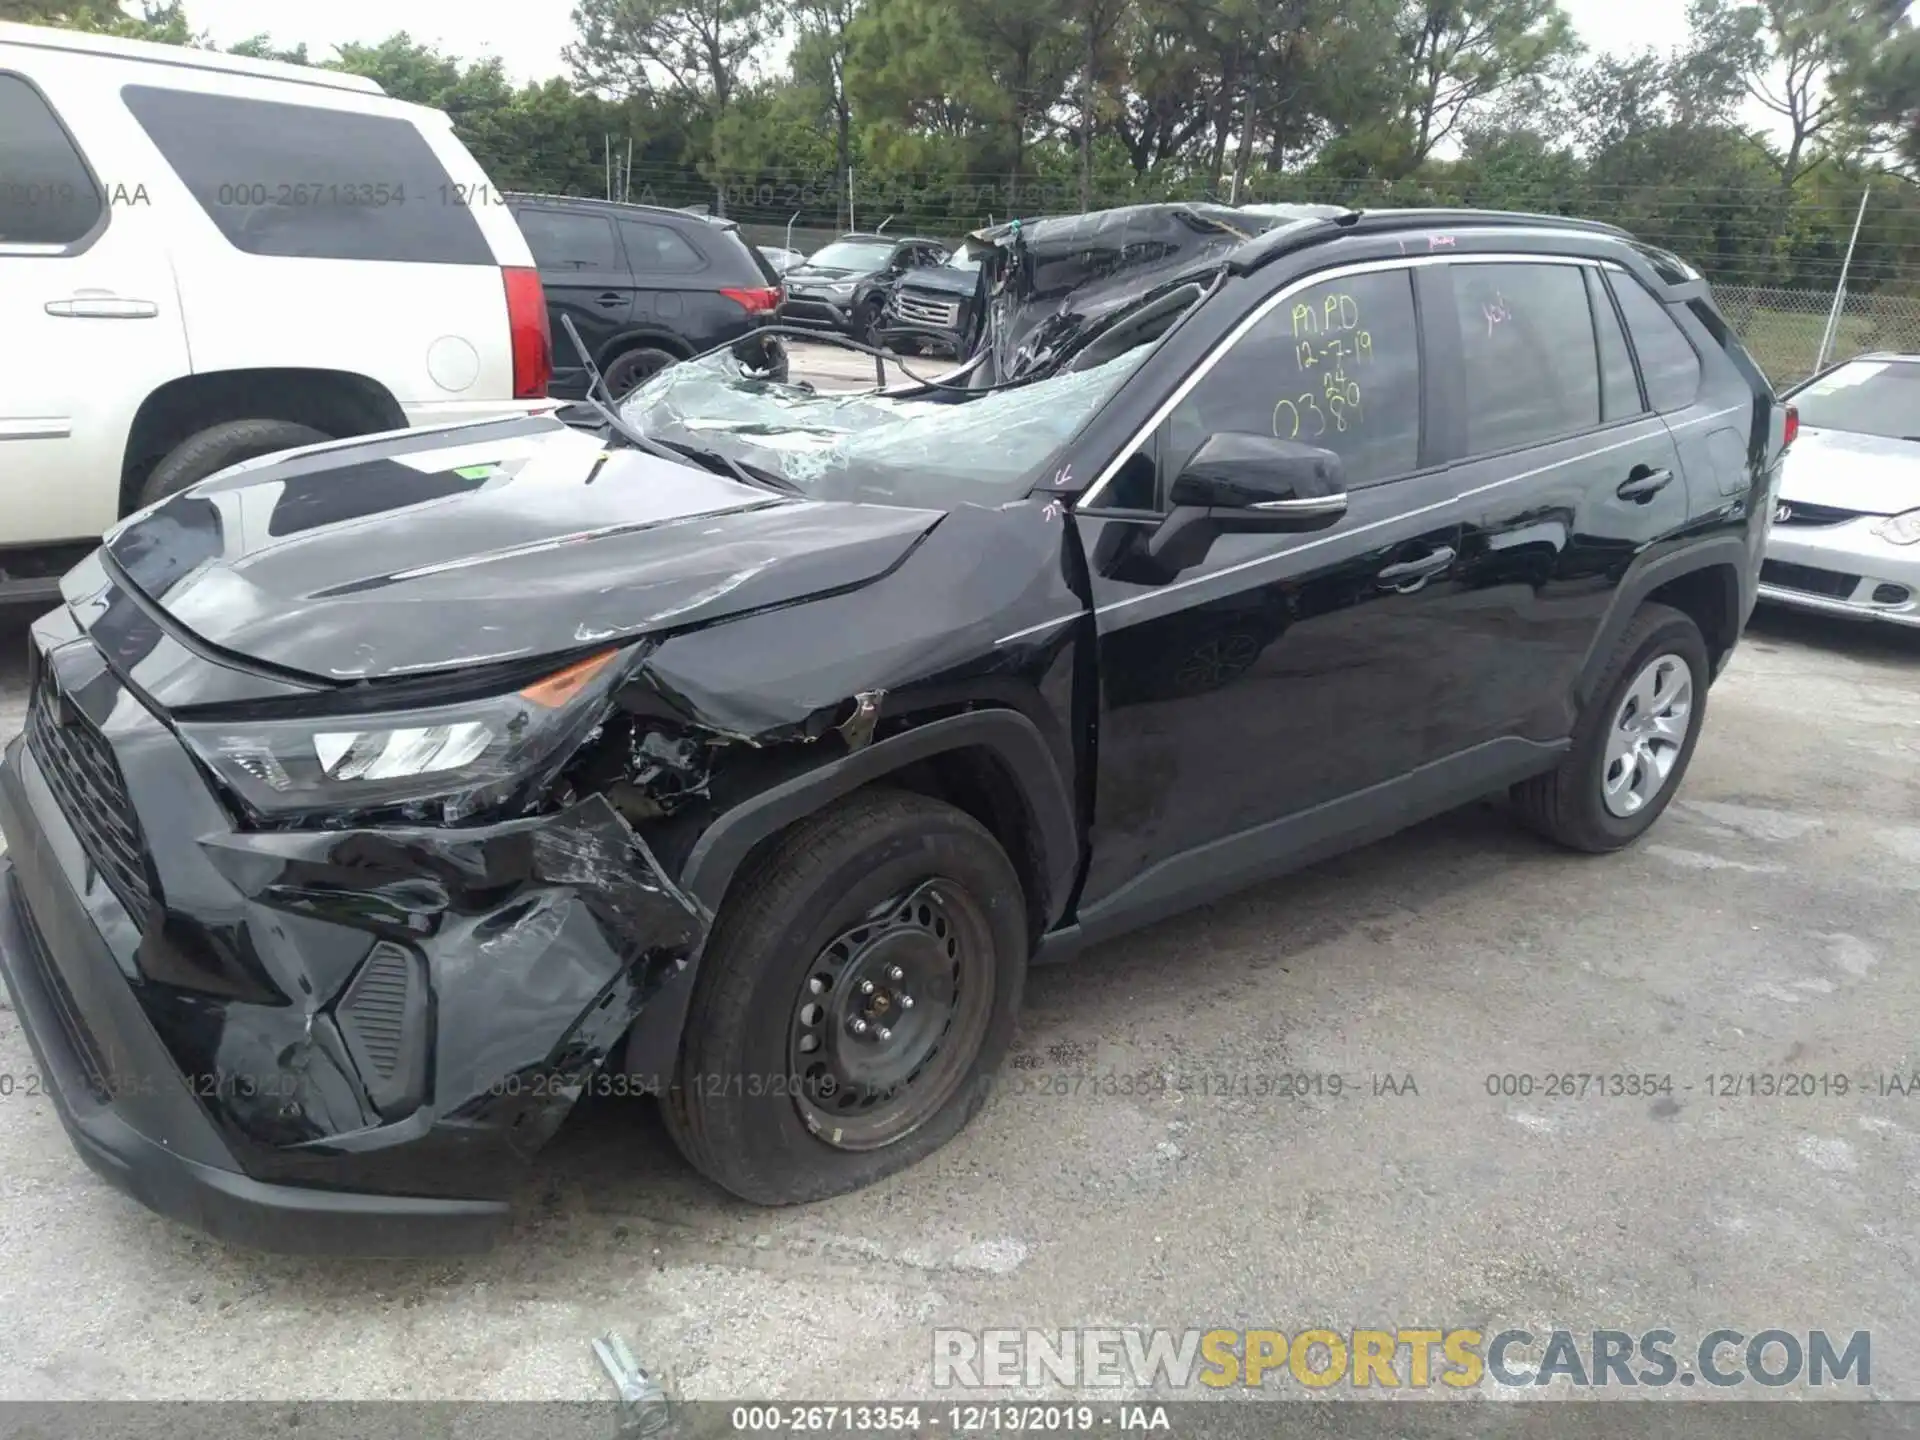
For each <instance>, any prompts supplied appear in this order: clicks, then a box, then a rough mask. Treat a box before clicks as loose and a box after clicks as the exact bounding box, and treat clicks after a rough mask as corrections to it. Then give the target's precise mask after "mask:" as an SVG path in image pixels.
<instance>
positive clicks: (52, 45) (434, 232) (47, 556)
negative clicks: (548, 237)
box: [0, 24, 554, 600]
mask: <svg viewBox="0 0 1920 1440" xmlns="http://www.w3.org/2000/svg"><path fill="white" fill-rule="evenodd" d="M0 337H4V343H3V344H0V547H3V548H0V600H10V599H13V600H23V599H33V598H39V597H40V596H41V595H43V594H44V595H49V596H50V595H53V594H55V593H57V591H56V588H55V580H56V578H57V576H58V574H59V573H60V572H61V571H62V570H64V569H65V568H66V564H67V562H68V561H70V560H71V559H72V558H75V556H74V553H73V551H72V549H71V544H70V542H85V543H87V544H91V543H92V542H93V541H95V540H97V538H98V536H99V535H100V533H101V532H102V531H103V530H105V529H107V528H108V527H110V526H111V525H113V523H114V522H115V521H116V520H118V519H119V518H120V517H121V516H123V515H126V514H128V513H129V512H131V511H133V510H135V509H138V508H141V507H142V506H144V505H147V504H148V503H150V502H152V501H154V500H156V499H159V498H160V497H161V496H163V495H167V494H171V493H172V492H173V491H176V490H179V489H181V488H182V487H184V486H186V485H190V484H192V483H193V482H194V481H196V480H200V479H203V478H205V477H206V476H208V475H210V474H212V473H213V472H215V471H216V470H220V469H223V468H224V467H226V466H228V465H231V464H233V463H235V462H237V461H241V460H246V459H250V458H252V457H255V456H258V455H263V454H268V453H272V452H274V451H279V450H286V449H291V448H293V447H296V446H301V445H310V444H316V443H319V442H321V441H325V440H329V439H334V438H338V437H344V436H349V435H363V434H369V433H372V432H376V431H382V430H394V429H401V428H404V427H406V426H409V425H437V424H451V423H461V422H465V421H469V420H475V419H483V418H489V417H497V416H502V415H512V414H520V413H525V412H527V411H529V410H533V409H538V408H543V407H545V406H548V405H551V404H552V403H554V402H551V401H548V400H546V399H545V398H544V397H545V396H546V393H547V382H548V379H549V376H550V374H551V371H552V338H551V336H550V334H549V332H548V328H547V307H546V301H545V297H544V296H543V294H542V292H541V288H540V280H539V276H538V274H537V272H536V271H535V270H534V268H533V257H532V255H531V253H530V252H529V251H528V249H527V244H526V241H525V240H524V239H523V238H522V237H521V234H520V231H519V228H518V226H517V225H516V224H515V222H514V219H513V216H512V214H511V213H510V212H509V211H508V210H507V208H506V206H505V205H504V203H502V201H501V197H500V195H499V194H498V192H496V191H495V190H494V189H493V187H492V186H491V185H490V184H489V183H488V180H487V177H486V175H485V174H484V172H482V170H481V168H480V165H479V163H478V162H477V161H476V160H475V159H474V158H473V156H472V155H470V154H469V153H468V152H467V149H466V147H465V146H463V145H462V144H461V143H460V141H459V140H458V139H456V138H455V136H454V133H453V126H452V122H451V121H449V120H448V119H447V117H446V116H445V115H444V114H442V113H440V112H439V111H437V110H430V109H427V108H425V107H423V106H419V105H409V104H403V103H401V102H400V101H397V100H393V99H389V98H388V97H387V96H386V94H385V93H384V92H383V91H382V90H381V89H380V87H379V86H378V85H377V84H375V83H374V82H373V81H371V80H368V79H365V78H362V77H360V76H354V75H342V74H336V73H333V72H331V71H326V70H317V69H306V68H304V67H301V66H297V65H287V64H281V63H278V62H275V61H265V60H249V59H242V58H239V57H237V56H231V55H223V54H218V53H213V52H207V51H198V50H187V49H179V48H175V47H172V46H165V45H149V44H144V43H141V42H137V41H129V40H118V39H111V38H106V37H102V36H95V35H84V34H77V33H73V32H69V31H64V30H50V29H43V28H40V27H37V26H29V25H11V24H0Z"/></svg>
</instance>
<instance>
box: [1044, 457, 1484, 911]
mask: <svg viewBox="0 0 1920 1440" xmlns="http://www.w3.org/2000/svg"><path fill="white" fill-rule="evenodd" d="M1444 483H1445V480H1444V476H1429V477H1426V478H1425V479H1424V480H1418V479H1416V480H1409V481H1405V482H1401V483H1398V484H1394V485H1386V486H1378V487H1374V488H1372V489H1368V490H1361V491H1357V492H1355V493H1354V494H1353V496H1352V497H1351V501H1350V508H1349V511H1348V514H1347V517H1346V518H1345V519H1344V520H1343V521H1341V522H1340V524H1339V526H1337V527H1336V528H1335V529H1333V530H1331V531H1327V532H1322V533H1321V534H1318V535H1312V536H1275V535H1231V536H1227V537H1225V538H1223V539H1222V540H1220V541H1219V542H1217V543H1216V545H1215V547H1214V549H1213V552H1212V553H1211V554H1210V555H1209V556H1208V558H1207V560H1206V562H1205V563H1204V564H1203V565H1202V566H1201V567H1199V568H1198V569H1197V570H1196V571H1194V572H1190V573H1189V574H1187V575H1184V576H1181V577H1179V578H1178V579H1176V580H1174V581H1172V582H1170V583H1167V584H1161V585H1152V584H1144V583H1138V582H1129V581H1127V580H1123V579H1120V578H1118V577H1117V575H1116V574H1115V573H1113V572H1114V571H1115V570H1116V569H1123V568H1124V566H1122V565H1120V564H1117V563H1116V561H1117V560H1118V558H1119V557H1122V556H1124V554H1125V552H1126V550H1127V548H1128V546H1129V543H1130V542H1131V543H1137V541H1131V537H1133V536H1138V535H1140V534H1141V533H1142V532H1144V531H1146V530H1147V529H1148V528H1149V527H1148V526H1146V525H1143V524H1141V523H1140V522H1138V521H1135V520H1126V519H1118V518H1112V517H1101V516H1094V515H1083V516H1081V517H1079V518H1078V521H1077V523H1078V525H1079V527H1080V533H1081V538H1082V541H1083V543H1084V544H1085V545H1086V547H1087V552H1088V554H1089V556H1090V557H1092V564H1093V566H1094V567H1095V573H1094V574H1093V576H1092V587H1093V595H1094V604H1095V619H1096V624H1097V626H1098V629H1099V635H1100V640H1099V668H1100V675H1101V721H1100V764H1099V770H1098V777H1097V790H1096V795H1095V801H1094V824H1093V844H1092V851H1093V856H1092V863H1091V866H1090V869H1089V872H1088V875H1087V881H1086V885H1085V888H1084V890H1083V891H1082V896H1081V899H1082V903H1083V904H1086V905H1094V904H1097V903H1098V902H1099V901H1100V900H1101V899H1102V898H1103V897H1104V896H1106V895H1108V894H1110V893H1111V892H1112V891H1114V890H1115V889H1117V888H1118V887H1119V886H1121V885H1123V884H1125V883H1126V881H1127V880H1128V879H1130V878H1131V877H1132V876H1133V875H1135V874H1137V873H1138V872H1139V871H1141V870H1143V869H1145V868H1147V867H1148V866H1150V865H1154V864H1157V863H1159V862H1161V861H1163V860H1166V859H1169V858H1171V857H1173V856H1175V855H1178V854H1180V853H1181V852H1183V851H1186V850H1189V849H1191V848H1193V847H1195V846H1198V845H1204V844H1206V843H1208V842H1210V841H1213V840H1217V839H1221V838H1222V837H1226V836H1231V835H1235V834H1238V833H1241V832H1243V831H1246V830H1249V829H1252V828H1253V827H1255V826H1258V825H1261V824H1264V823H1266V822H1268V821H1270V820H1272V819H1274V818H1276V817H1279V816H1282V815H1287V814H1291V813H1293V812H1295V811H1297V810H1302V809H1306V808H1308V807H1310V806H1313V805H1317V804H1320V803H1322V802H1324V801H1327V800H1331V799H1336V798H1338V797H1340V796H1342V795H1344V794H1347V793H1349V792H1351V791H1354V790H1358V789H1362V788H1364V787H1366V786H1368V785H1372V784H1375V783H1378V782H1380V781H1382V780H1386V779H1391V778H1394V777H1395V776H1397V775H1400V774H1403V773H1404V772H1405V771H1407V770H1410V769H1413V768H1414V767H1416V766H1418V765H1420V764H1422V763H1424V762H1425V761H1426V760H1427V759H1428V758H1430V757H1431V756H1432V755H1433V753H1434V751H1435V748H1436V746H1441V745H1445V744H1448V743H1450V742H1449V741H1448V740H1447V739H1446V738H1445V737H1447V736H1449V735H1451V734H1453V733H1455V732H1456V731H1457V730H1458V728H1459V727H1458V726H1456V725H1453V724H1451V723H1450V722H1449V721H1448V719H1447V707H1448V704H1449V703H1450V702H1449V694H1450V691H1451V688H1452V682H1453V680H1454V679H1455V678H1456V677H1455V676H1454V674H1453V669H1452V666H1451V663H1450V661H1449V660H1448V658H1447V657H1448V654H1449V652H1450V650H1451V648H1452V641H1451V639H1450V636H1451V632H1452V631H1453V630H1454V629H1455V628H1456V625H1457V622H1456V621H1455V620H1453V619H1452V618H1450V617H1451V612H1452V610H1453V608H1454V607H1455V606H1456V605H1457V604H1458V603H1459V600H1460V597H1461V595H1462V593H1463V591H1462V587H1461V585H1460V583H1459V579H1458V576H1457V573H1456V572H1457V569H1458V559H1457V557H1458V554H1459V552H1460V550H1461V546H1462V543H1463V541H1462V535H1461V527H1460V525H1459V523H1458V521H1457V519H1456V518H1455V517H1454V516H1453V513H1452V509H1451V507H1450V506H1448V505H1446V504H1445V503H1441V504H1438V505H1433V504H1428V505H1425V506H1423V505H1422V504H1421V503H1420V501H1421V499H1422V498H1426V499H1428V500H1429V501H1431V500H1432V499H1433V498H1434V497H1437V496H1439V495H1440V493H1441V487H1443V486H1444ZM1103 570H1104V571H1105V573H1102V571H1103Z"/></svg>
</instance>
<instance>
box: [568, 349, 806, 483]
mask: <svg viewBox="0 0 1920 1440" xmlns="http://www.w3.org/2000/svg"><path fill="white" fill-rule="evenodd" d="M560 324H561V325H562V326H563V327H565V329H566V332H567V338H568V339H569V340H571V341H572V342H573V350H574V353H575V354H576V355H578V356H579V357H580V364H581V365H582V367H584V368H585V370H586V372H587V404H589V405H591V406H592V407H593V409H594V413H595V414H597V415H598V416H599V417H600V418H601V419H602V420H604V421H606V422H607V428H608V429H609V430H611V431H613V433H614V434H616V435H618V436H619V437H620V438H621V439H623V440H625V441H626V442H627V443H628V444H629V445H631V446H633V447H634V448H635V449H636V450H644V451H646V452H647V453H648V454H649V455H657V456H659V457H660V458H661V459H662V460H672V461H675V462H678V461H682V460H694V461H698V462H699V463H700V464H702V465H705V466H706V467H707V468H708V469H709V470H716V471H718V472H719V473H721V474H724V475H727V476H729V477H730V478H732V479H735V480H738V481H739V482H740V483H741V484H743V485H751V486H753V487H754V488H755V489H758V490H773V491H776V492H778V493H780V494H782V495H804V494H805V493H806V492H805V491H804V490H802V489H801V488H800V487H799V486H798V485H795V484H794V483H793V482H792V481H791V480H789V479H787V477H786V476H784V475H775V474H773V473H772V472H771V471H767V470H761V469H759V468H758V467H757V466H756V467H754V468H752V469H749V468H748V467H747V466H745V465H742V464H741V463H740V462H739V461H738V460H735V459H733V458H732V457H731V456H728V455H722V454H721V453H720V452H719V451H718V450H703V449H701V448H700V447H699V446H697V445H674V444H670V443H668V442H667V441H664V440H655V439H654V438H653V437H652V436H650V435H648V434H647V433H646V432H645V431H644V430H642V429H641V428H640V427H639V426H638V425H634V424H630V423H629V422H628V421H627V420H626V419H624V418H623V417H622V416H621V414H620V412H619V410H618V409H616V408H615V402H614V398H613V391H612V390H611V389H609V388H608V386H607V382H606V378H605V377H604V376H603V375H601V373H600V367H599V366H598V365H595V364H594V363H593V357H592V356H591V355H589V354H588V353H587V347H586V344H585V343H584V342H583V341H582V340H581V339H580V332H579V331H578V330H576V329H575V328H574V325H573V317H572V316H571V315H562V316H561V317H560ZM595 390H598V391H599V392H600V393H601V394H602V395H604V396H606V397H607V398H606V399H605V400H604V401H602V400H600V399H598V398H596V397H595V395H594V393H593V392H594V391H595Z"/></svg>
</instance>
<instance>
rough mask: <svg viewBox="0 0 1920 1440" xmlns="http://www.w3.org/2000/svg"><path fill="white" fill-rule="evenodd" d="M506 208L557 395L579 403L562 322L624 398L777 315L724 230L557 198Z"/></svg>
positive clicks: (742, 250) (738, 241)
mask: <svg viewBox="0 0 1920 1440" xmlns="http://www.w3.org/2000/svg"><path fill="white" fill-rule="evenodd" d="M505 198H506V202H507V206H508V208H509V209H510V210H512V212H513V217H514V219H515V220H516V221H518V222H519V225H520V233H521V234H523V235H525V236H526V237H527V245H528V247H529V248H530V249H531V250H532V251H533V259H534V263H535V264H536V265H538V266H539V267H540V284H541V286H542V287H543V288H544V289H545V290H546V293H547V311H548V314H549V316H550V318H551V320H552V329H553V380H552V383H551V385H550V387H549V392H550V393H551V394H553V395H555V396H558V397H561V398H563V399H569V400H575V399H579V398H581V397H582V396H584V395H585V394H586V393H587V372H586V369H585V367H584V366H582V365H581V363H580V357H579V355H578V354H576V353H575V351H574V348H573V344H572V342H571V341H569V340H568V339H567V336H566V330H565V327H564V326H562V325H561V323H560V317H561V316H563V315H566V316H571V317H572V319H573V323H574V327H575V328H576V329H578V330H579V332H580V338H581V339H582V340H583V341H585V342H586V345H587V348H588V349H589V350H591V351H592V352H593V359H594V363H595V364H596V365H598V366H599V367H600V370H601V373H602V374H604V375H605V376H606V380H607V385H608V386H609V388H611V389H612V391H613V393H614V394H616V395H624V394H625V393H626V392H627V391H629V390H631V389H633V387H634V386H636V385H638V384H640V383H641V382H642V381H644V380H646V379H648V378H649V377H650V376H652V375H655V374H657V373H659V371H661V370H663V369H664V368H666V367H667V366H668V365H671V364H672V363H673V362H674V361H676V360H684V359H686V358H687V357H689V356H691V355H697V354H700V353H702V352H703V351H707V350H711V349H712V348H714V347H715V346H716V345H724V344H726V343H727V342H728V341H736V340H739V339H742V338H743V337H745V336H746V335H747V334H749V333H750V332H751V331H753V330H756V329H758V328H759V327H761V326H762V325H764V324H766V323H767V322H768V321H769V320H771V319H772V318H773V315H774V312H775V311H776V309H778V307H779V304H780V277H779V276H778V275H776V274H775V273H774V271H773V268H772V267H771V266H770V265H768V264H767V262H766V261H765V260H764V259H763V258H762V257H761V255H760V253H759V252H758V251H757V250H755V249H754V247H753V246H752V245H750V244H748V243H747V242H746V240H745V239H744V238H742V236H741V235H740V229H739V226H737V225H735V224H734V223H733V222H732V221H730V220H721V219H716V218H713V217H710V216H705V215H696V214H692V213H690V212H688V211H685V210H666V209H661V208H659V207H657V206H653V205H626V204H621V203H619V202H616V201H610V200H587V199H580V198H576V197H569V196H563V195H520V194H514V195H508V196H506V197H505ZM776 358H777V357H776ZM778 373H781V374H784V370H783V369H782V370H780V371H779V372H778Z"/></svg>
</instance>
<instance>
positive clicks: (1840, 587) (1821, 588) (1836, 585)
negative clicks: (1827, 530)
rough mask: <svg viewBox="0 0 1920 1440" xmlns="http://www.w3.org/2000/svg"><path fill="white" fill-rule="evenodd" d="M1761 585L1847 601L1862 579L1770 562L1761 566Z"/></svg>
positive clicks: (1855, 576) (1806, 567) (1834, 571)
mask: <svg viewBox="0 0 1920 1440" xmlns="http://www.w3.org/2000/svg"><path fill="white" fill-rule="evenodd" d="M1760 583H1761V584H1762V585H1778V586H1779V587H1780V588H1781V589H1782V590H1800V591H1804V592H1805V593H1806V594H1809V595H1825V596H1828V597H1830V598H1832V599H1835V600H1845V599H1846V598H1847V597H1848V596H1850V595H1852V594H1853V592H1854V591H1855V590H1856V589H1858V588H1859V586H1860V577H1859V576H1858V575H1842V574H1841V573H1840V572H1839V571H1837V570H1818V569H1815V568H1814V567H1813V566H1811V565H1789V564H1788V563H1787V562H1786V561H1784V560H1768V561H1766V562H1765V563H1763V564H1762V565H1761V566H1760Z"/></svg>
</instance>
